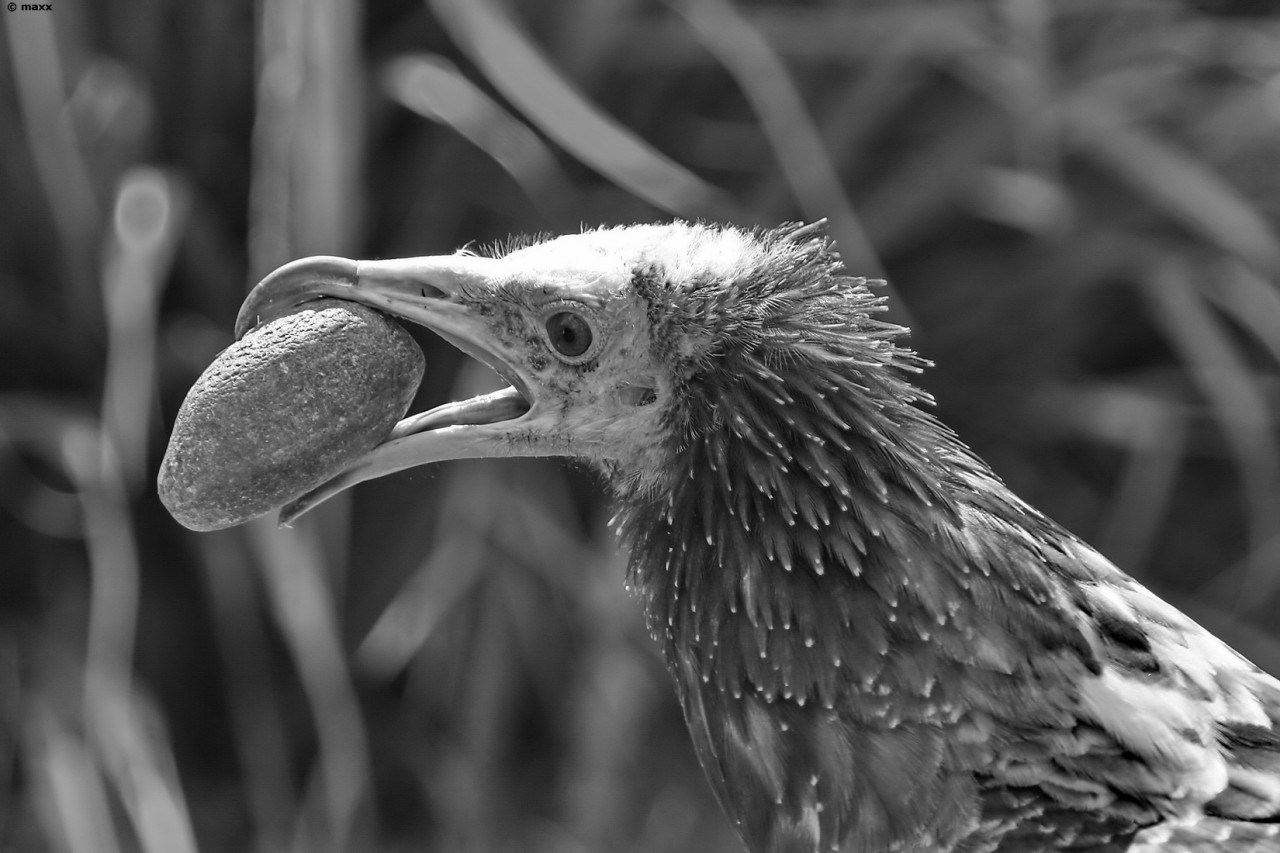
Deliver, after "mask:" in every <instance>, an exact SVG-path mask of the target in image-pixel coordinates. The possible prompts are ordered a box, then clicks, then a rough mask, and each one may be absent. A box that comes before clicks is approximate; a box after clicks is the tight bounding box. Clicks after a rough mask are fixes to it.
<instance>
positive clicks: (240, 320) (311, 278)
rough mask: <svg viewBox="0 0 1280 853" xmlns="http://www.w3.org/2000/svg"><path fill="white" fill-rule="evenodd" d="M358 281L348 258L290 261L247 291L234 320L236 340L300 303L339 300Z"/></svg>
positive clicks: (324, 257) (316, 258) (325, 257)
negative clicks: (335, 298)
mask: <svg viewBox="0 0 1280 853" xmlns="http://www.w3.org/2000/svg"><path fill="white" fill-rule="evenodd" d="M358 281H359V263H358V262H357V261H353V260H351V259H350V258H339V257H334V256H330V255H316V256H314V257H310V258H300V259H298V260H296V261H290V262H289V263H287V264H285V265H284V266H281V267H279V268H277V269H276V270H274V271H272V272H271V273H268V274H267V276H266V278H264V279H262V281H260V282H258V284H257V285H256V286H255V287H254V288H253V290H251V291H249V295H248V296H247V297H245V300H244V304H243V305H241V306H240V313H239V315H238V316H237V317H236V340H240V339H241V338H243V337H244V336H245V334H247V333H248V332H249V331H250V330H252V329H253V328H255V327H256V326H258V325H260V324H262V323H268V322H270V321H272V320H275V319H277V318H279V317H282V316H284V315H285V314H289V313H290V312H292V311H293V309H295V308H297V307H298V306H299V305H301V304H303V303H304V302H311V301H312V300H315V299H320V298H321V297H325V296H334V297H339V298H341V296H342V295H343V293H345V292H347V291H349V290H350V289H351V288H353V287H355V286H356V284H357V282H358Z"/></svg>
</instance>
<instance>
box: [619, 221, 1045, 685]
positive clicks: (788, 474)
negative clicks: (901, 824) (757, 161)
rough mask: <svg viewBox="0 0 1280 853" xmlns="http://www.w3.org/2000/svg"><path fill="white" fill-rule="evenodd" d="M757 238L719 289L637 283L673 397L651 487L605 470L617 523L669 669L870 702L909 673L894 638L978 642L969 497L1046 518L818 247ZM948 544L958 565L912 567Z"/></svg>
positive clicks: (651, 275) (649, 274) (876, 300)
mask: <svg viewBox="0 0 1280 853" xmlns="http://www.w3.org/2000/svg"><path fill="white" fill-rule="evenodd" d="M757 237H758V240H759V242H760V252H759V254H758V259H757V262H756V263H754V264H753V265H751V266H750V267H748V268H745V269H743V270H741V272H740V275H738V276H737V277H736V278H734V279H733V280H731V281H728V282H725V281H719V280H710V279H707V280H700V279H696V278H695V279H694V280H692V281H688V282H684V283H682V284H681V285H680V286H676V287H673V286H672V283H671V282H669V281H664V280H663V275H664V271H663V270H662V269H660V268H652V269H647V270H642V271H641V272H640V274H639V275H638V276H637V281H636V287H637V289H638V290H639V291H640V292H641V294H642V296H643V297H644V298H645V299H646V300H647V301H648V302H649V304H650V306H651V311H650V320H651V325H652V327H653V328H654V335H655V346H656V347H659V348H660V349H662V351H663V355H664V357H665V358H666V359H667V361H668V362H669V363H672V364H674V368H673V371H672V372H673V375H674V376H675V381H676V386H677V387H676V388H675V389H674V393H673V395H672V397H673V401H674V402H673V404H672V405H671V407H670V408H669V410H668V412H667V416H666V427H667V429H666V442H665V448H664V454H663V464H662V466H661V469H662V470H661V475H660V477H659V478H658V479H657V480H647V481H643V482H642V481H639V480H636V479H634V478H628V477H626V476H621V477H615V480H614V481H615V488H616V490H617V491H618V493H619V496H620V498H621V505H622V510H621V511H620V513H619V515H618V519H617V521H618V526H619V529H620V532H621V534H622V536H623V538H624V540H626V541H627V543H628V545H629V547H630V552H631V569H630V572H631V581H632V583H633V584H634V586H635V587H636V588H637V589H638V590H640V592H641V594H642V595H643V596H644V598H645V604H646V611H647V613H648V615H649V619H650V623H651V629H652V630H653V632H654V633H655V635H656V636H657V637H658V638H659V639H660V640H662V641H663V643H664V646H665V647H666V649H667V654H668V658H669V660H670V661H671V662H672V664H673V666H674V665H675V664H676V663H677V662H679V663H681V665H685V666H688V665H692V666H693V668H694V670H696V674H697V675H698V676H699V677H702V678H704V680H705V679H707V678H715V679H717V680H719V682H720V684H719V686H720V687H722V688H723V689H725V690H728V691H731V692H732V691H738V690H741V689H743V685H744V684H745V685H750V686H749V687H748V688H747V689H753V690H756V691H759V692H762V693H767V694H769V695H776V696H780V697H790V696H792V695H798V696H801V697H802V699H801V701H804V697H808V698H812V699H814V700H815V701H823V702H825V701H830V699H831V697H832V696H833V695H834V692H835V684H836V683H837V682H843V681H844V680H845V679H846V678H847V677H853V678H854V680H855V681H860V682H862V683H864V684H866V685H867V687H868V689H869V690H872V691H874V690H876V689H878V681H880V680H883V679H891V680H900V679H902V678H909V677H910V676H909V674H904V673H901V672H893V671H890V670H891V669H892V667H889V668H886V655H885V654H884V653H885V651H886V650H887V649H888V646H889V645H890V644H891V642H894V640H892V639H891V638H892V637H895V636H897V635H900V634H902V633H904V632H906V633H908V634H912V635H913V636H914V638H915V639H916V640H919V639H920V638H921V637H924V638H926V639H928V635H929V634H930V633H939V634H946V633H948V632H950V633H953V634H955V633H960V634H967V633H968V632H969V627H968V626H966V625H963V624H961V622H962V621H963V618H964V617H963V616H959V615H957V610H958V608H957V602H959V601H960V600H961V599H971V598H972V596H973V593H972V591H971V590H969V589H968V587H969V586H970V583H969V581H968V579H967V578H965V577H964V576H963V575H965V574H967V573H968V572H969V570H970V569H969V566H970V565H981V564H982V563H983V560H982V555H979V554H971V553H970V552H971V551H972V546H973V543H968V542H966V541H965V537H964V533H963V526H964V524H963V520H962V518H961V515H962V513H964V512H966V511H970V510H971V509H972V506H970V505H969V504H968V502H970V501H972V502H973V503H975V504H982V505H984V508H983V510H982V511H984V512H985V511H989V512H991V513H993V515H994V517H997V518H1005V519H1008V520H1009V523H1010V524H1011V525H1013V526H1017V525H1019V524H1021V523H1022V521H1023V520H1024V515H1025V514H1026V513H1031V517H1032V518H1033V519H1035V518H1039V516H1038V514H1035V513H1034V511H1032V510H1030V509H1029V508H1027V507H1025V505H1023V504H1021V502H1019V501H1018V500H1017V499H1016V498H1015V497H1013V496H1012V495H1011V494H1010V493H1008V492H1007V490H1005V489H1004V487H1003V486H1002V485H1001V484H1000V483H999V481H998V480H997V479H996V478H995V477H994V475H992V474H991V473H990V471H989V470H988V469H987V467H986V466H985V465H984V464H983V463H982V462H981V461H979V460H977V459H976V458H975V457H973V456H972V454H970V453H969V451H968V450H967V449H966V448H965V447H964V446H963V445H962V444H961V443H960V442H959V441H958V440H957V439H956V437H955V436H954V434H953V433H952V432H951V431H950V430H949V429H948V428H946V427H945V426H944V425H943V424H941V423H940V422H939V421H938V420H937V419H936V418H935V417H933V415H932V414H930V413H929V412H927V411H926V410H925V409H923V408H921V405H922V404H923V405H928V404H929V403H930V402H931V401H930V399H929V397H928V395H927V394H925V393H924V392H922V391H920V390H919V389H918V388H916V387H915V386H914V385H913V384H912V383H911V381H910V379H909V377H910V375H911V374H914V373H918V372H919V371H920V369H921V368H922V366H923V362H922V360H921V359H919V358H918V357H917V356H916V355H915V353H914V352H912V351H911V350H909V349H907V348H906V347H904V346H902V345H900V344H899V343H898V342H897V341H898V338H899V336H900V335H901V334H902V333H903V332H904V331H905V330H903V329H901V328H900V327H897V326H893V325H891V324H887V323H884V322H882V321H880V320H879V319H877V315H878V314H879V313H880V312H881V311H882V310H883V308H884V305H883V299H882V298H881V297H878V296H877V295H875V294H874V293H873V292H872V291H871V289H870V287H869V286H868V282H866V281H865V280H864V279H858V278H852V277H849V276H848V275H847V274H845V272H844V270H843V268H842V266H841V264H840V261H839V259H838V257H837V256H836V254H835V253H834V251H833V249H832V247H831V244H830V243H829V241H828V240H827V239H826V238H825V237H824V236H822V235H821V234H819V233H815V231H814V230H812V229H808V228H800V229H779V230H775V231H770V232H764V233H762V234H759V235H757ZM961 504H966V505H964V506H962V505H961ZM940 539H946V540H948V541H949V542H950V543H951V544H952V545H953V546H954V547H953V548H951V549H950V551H949V552H950V553H955V554H957V555H961V556H962V558H961V559H958V560H957V563H956V565H954V566H937V565H932V564H929V561H928V560H927V559H923V557H924V555H929V554H933V553H937V552H938V551H939V549H938V548H937V547H936V543H937V542H938V540H940ZM942 550H943V552H944V553H947V552H948V551H947V549H942ZM917 554H919V555H921V556H922V559H921V560H919V561H918V562H917V563H916V564H914V565H913V564H912V562H913V555H917ZM1019 584H1020V582H1019V583H1018V584H1014V585H1015V586H1019ZM1028 586H1029V587H1035V586H1036V584H1035V583H1034V581H1031V582H1029V584H1028ZM1023 592H1024V593H1025V603H1027V604H1029V605H1031V606H1034V604H1035V602H1036V601H1037V600H1039V599H1041V598H1042V597H1043V596H1044V595H1047V592H1045V591H1044V590H1038V589H1034V588H1027V589H1024V590H1023ZM898 620H901V621H900V622H898ZM895 622H898V624H896V625H895V624H894V623H895ZM913 641H914V640H913ZM840 650H843V651H840ZM859 655H861V657H860V658H859V657H858V656H859ZM841 656H844V659H841ZM833 664H834V665H833ZM841 667H844V668H845V671H844V672H841V671H840V669H841ZM677 675H678V676H681V673H677ZM688 675H689V673H687V672H686V673H684V674H683V677H687V676H688ZM921 678H927V676H921ZM677 680H680V678H679V677H678V679H677ZM902 686H903V685H901V684H897V683H895V684H894V687H895V689H897V688H900V687H902ZM909 687H910V688H911V690H910V691H909V692H911V693H912V694H913V695H918V696H927V695H928V694H929V691H930V687H929V685H927V684H914V685H909Z"/></svg>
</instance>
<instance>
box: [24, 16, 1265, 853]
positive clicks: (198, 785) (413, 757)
mask: <svg viewBox="0 0 1280 853" xmlns="http://www.w3.org/2000/svg"><path fill="white" fill-rule="evenodd" d="M53 6H54V8H53V9H52V10H51V11H33V10H27V11H24V10H21V9H19V10H18V11H14V12H0V21H2V23H0V27H3V33H4V41H3V45H4V46H3V48H2V49H3V51H4V54H3V56H4V60H3V62H0V111H2V112H0V116H3V119H2V120H0V154H2V155H3V159H2V161H0V182H2V184H0V543H2V545H0V721H2V724H3V725H2V726H0V849H3V850H6V851H16V853H27V851H39V850H49V851H65V853H89V851H93V852H94V853H116V851H134V850H138V851H146V853H185V851H194V850H201V851H206V853H209V852H210V851H257V853H273V852H274V851H298V853H302V851H307V853H341V851H400V850H402V851H408V850H414V851H507V850H510V851H568V853H573V851H627V852H628V853H649V851H653V853H657V851H664V853H665V851H732V850H737V849H738V848H737V846H736V842H735V841H734V839H733V837H732V834H731V832H730V831H729V829H728V827H727V825H726V823H725V821H724V820H723V818H722V817H721V816H720V813H719V810H718V808H717V807H716V805H715V803H714V802H713V800H712V798H711V796H710V794H709V793H708V791H707V789H706V788H705V786H704V784H703V781H702V778H701V774H700V771H699V770H698V768H697V766H696V762H695V761H694V759H693V757H692V755H691V751H690V749H689V747H688V744H687V742H686V735H685V733H684V730H683V724H682V721H681V719H680V715H679V711H678V709H677V707H676V704H675V701H674V698H673V696H672V694H671V691H670V689H669V686H668V684H667V678H666V674H665V672H664V670H663V668H662V665H661V663H660V662H659V660H658V659H657V656H656V654H655V651H654V648H653V647H652V645H651V644H650V641H649V639H648V637H647V636H646V634H645V630H644V627H643V621H642V619H641V616H640V613H639V612H638V605H637V603H636V602H635V601H633V600H630V599H629V598H628V597H627V596H626V594H625V593H624V592H623V582H622V562H621V560H620V558H619V556H618V554H617V552H616V551H615V549H614V545H613V543H612V541H611V539H610V536H609V534H608V533H607V532H606V527H605V521H606V519H607V517H608V514H609V510H608V508H607V507H606V506H604V505H603V502H602V500H601V495H600V492H599V490H598V487H597V485H596V484H595V482H594V481H593V480H592V478H591V476H590V474H589V473H587V472H582V471H580V470H578V469H576V468H574V467H572V466H569V465H566V464H562V463H560V462H556V461H520V462H501V463H499V462H467V463H452V464H447V465H441V466H438V467H436V468H434V469H429V470H428V469H423V470H417V471H415V472H411V473H407V474H402V475H399V476H397V477H395V478H391V479H389V480H386V481H383V482H377V483H372V484H368V485H365V486H362V487H360V488H359V489H357V490H355V492H354V494H353V495H351V496H348V497H346V498H343V499H340V500H335V501H333V502H332V503H331V504H329V505H326V506H325V507H323V508H322V509H321V510H320V511H318V512H316V513H314V515H313V516H312V517H309V518H307V519H305V521H304V523H302V524H300V525H299V527H298V528H297V529H296V530H285V531H279V530H276V529H275V528H274V526H273V524H272V523H271V521H270V520H263V521H261V522H258V523H254V524H251V525H249V526H247V527H244V528H240V529H235V530H231V531H226V532H223V533H218V534H203V535H202V534H192V533H188V532H186V531H184V530H182V529H181V528H179V527H178V526H177V525H176V524H175V523H174V522H173V521H172V520H171V519H169V517H168V516H167V515H166V513H165V512H164V510H163V509H162V508H161V506H160V505H159V503H158V501H157V498H156V496H155V493H154V485H153V478H154V472H155V469H156V466H157V464H158V461H159V458H160V455H161V453H162V451H163V447H164V444H165V439H166V434H167V427H168V425H169V424H170V423H171V421H172V418H173V415H174V413H175V412H176V410H177V407H178V404H179V403H180V401H181V399H182V396H183V394H184V393H185V391H186V389H187V388H188V387H189V386H190V385H191V383H192V381H193V380H194V378H195V377H196V376H197V375H198V373H199V372H200V371H201V370H202V369H203V368H204V367H205V366H206V365H207V364H208V363H209V361H210V360H211V359H212V357H213V356H214V354H215V353H216V352H217V351H218V350H219V349H220V348H221V347H223V346H225V345H226V344H228V343H229V342H230V340H231V329H232V322H233V318H234V316H235V312H236V308H237V306H238V305H239V302H240V300H241V298H242V296H243V295H244V293H245V291H246V288H247V287H248V286H249V285H250V284H252V283H253V282H254V281H256V280H257V278H258V277H259V276H261V275H262V274H263V273H265V272H267V271H269V270H270V269H271V268H273V267H274V266H276V265H277V264H279V263H281V262H284V261H286V260H289V259H291V258H294V257H299V256H302V255H307V254H317V253H324V254H347V255H353V256H395V255H410V254H427V253H437V252H445V251H449V250H452V249H453V248H455V247H457V246H459V245H462V244H465V243H469V242H480V243H483V242H489V241H493V240H495V239H498V238H501V237H503V236H504V235H507V234H509V233H512V232H528V231H562V230H576V229H577V228H578V227H579V225H580V223H588V224H594V223H620V222H632V221H638V220H651V219H655V218H664V217H670V216H682V217H708V218H716V219H726V220H733V221H738V222H741V223H756V224H773V223H776V222H778V221H781V220H787V219H801V218H803V219H813V218H818V217H823V216H825V217H827V218H829V219H830V221H831V230H832V232H833V234H834V236H835V237H836V238H837V240H838V241H839V242H840V244H841V245H842V247H843V249H844V252H845V256H846V258H847V260H848V262H849V264H850V266H851V267H852V268H853V269H854V270H855V271H860V272H867V273H872V274H877V275H879V274H887V275H888V276H889V277H890V278H891V279H892V280H893V282H894V288H895V290H894V297H895V300H896V301H895V310H896V312H897V315H898V316H899V317H901V318H910V320H911V321H912V322H913V324H914V326H915V327H916V338H915V340H916V344H917V346H918V347H919V348H920V349H921V350H922V351H923V352H924V353H925V354H927V355H928V356H929V357H931V358H933V359H934V360H936V362H937V363H938V365H939V367H938V368H937V369H936V370H934V371H933V372H931V373H929V374H927V375H926V376H925V377H924V380H923V381H924V384H925V385H926V386H927V387H928V388H929V389H930V390H931V391H933V392H934V393H935V394H936V395H937V397H938V399H939V404H940V411H941V413H942V415H943V416H944V417H945V418H946V419H947V420H948V421H949V422H950V423H951V424H952V425H953V426H955V427H956V428H957V430H958V431H959V432H960V434H961V435H962V436H963V437H964V438H965V439H966V440H967V441H968V442H970V443H971V444H972V445H973V446H974V447H975V449H977V450H978V452H979V453H981V454H982V455H984V456H985V457H986V458H987V459H988V460H989V461H990V462H992V463H993V465H994V466H995V467H996V469H997V470H998V471H999V472H1000V473H1001V474H1002V475H1003V476H1004V477H1005V478H1006V479H1007V480H1008V481H1009V482H1010V483H1011V485H1012V486H1013V487H1014V488H1015V489H1016V490H1017V491H1019V492H1020V493H1021V494H1022V495H1023V496H1024V497H1026V498H1028V499H1029V500H1031V501H1032V502H1033V503H1035V504H1037V505H1039V506H1040V507H1042V508H1044V509H1045V510H1047V511H1048V512H1049V513H1050V514H1052V515H1054V516H1055V517H1057V518H1058V519H1059V520H1061V521H1063V522H1064V523H1066V524H1067V525H1068V526H1070V527H1071V528H1072V529H1074V530H1075V531H1076V532H1078V533H1080V534H1081V535H1082V536H1084V537H1085V538H1087V539H1089V540H1091V541H1092V542H1094V543H1095V544H1097V545H1098V546H1099V547H1101V548H1102V549H1103V550H1104V551H1105V552H1107V553H1108V554H1109V555H1110V556H1112V557H1113V558H1114V559H1115V560H1116V561H1117V562H1118V563H1120V564H1121V565H1122V566H1123V567H1124V568H1126V569H1127V570H1129V571H1130V572H1132V573H1134V574H1135V575H1137V576H1139V577H1140V578H1142V579H1143V580H1144V581H1145V582H1147V583H1149V584H1151V585H1152V586H1154V587H1155V588H1156V589H1157V590H1159V591H1160V592H1162V593H1163V594H1165V595H1166V596H1168V597H1169V598H1170V599H1171V600H1172V601H1174V602H1175V603H1177V604H1178V605H1179V606H1181V607H1183V608H1185V609H1187V610H1189V611H1190V612H1191V613H1193V614H1194V615H1195V616H1196V617H1197V618H1199V619H1201V620H1202V621H1204V622H1205V623H1206V624H1208V625H1209V626H1211V627H1212V628H1213V629H1214V630H1216V631H1217V632H1218V633H1220V634H1221V635H1223V636H1224V637H1226V638H1227V639H1229V640H1230V641H1231V642H1232V643H1233V644H1235V645H1236V646H1237V647H1239V648H1240V649H1241V650H1243V651H1245V652H1246V653H1247V654H1249V655H1250V656H1251V657H1253V658H1254V659H1255V660H1257V661H1258V662H1259V663H1260V664H1262V665H1263V666H1265V667H1268V668H1269V669H1271V670H1272V671H1276V672H1280V628H1278V627H1277V622H1276V618H1275V613H1276V612H1277V606H1278V605H1280V491H1278V484H1280V455H1278V454H1280V445H1278V443H1277V430H1276V418H1277V411H1278V409H1280V384H1278V379H1280V289H1278V281H1280V278H1278V272H1280V241H1278V239H1277V225H1276V222H1277V215H1278V214H1280V24H1278V23H1277V19H1276V18H1275V17H1273V16H1272V15H1274V13H1272V12H1270V11H1268V10H1269V9H1270V7H1271V4H1270V3H1265V2H1264V3H1261V4H1259V3H1252V4H1250V3H1242V2H1232V0H1222V2H1216V3H1209V2H1201V3H1192V2H1173V0H1002V2H997V1H996V0H936V2H923V0H877V1H875V2H873V1H872V0H864V2H850V1H849V0H842V1H841V2H837V0H829V2H816V0H815V2H807V3H802V4H788V3H781V2H777V3H764V2H753V3H749V4H747V3H744V4H741V5H731V4H730V3H729V2H728V1H727V0H679V2H677V0H671V2H669V3H667V4H663V3H654V2H648V0H507V2H504V1H503V0H429V2H426V3H415V2H408V0H379V2H376V3H368V4H367V5H366V4H363V3H359V2H356V0H311V1H310V2H309V0H259V2H256V3H248V2H228V0H183V2H177V0H174V2H163V0H153V1H152V2H145V1H144V0H119V2H107V0H57V2H56V3H54V4H53ZM1250 7H1252V8H1250ZM422 342H423V344H424V347H425V349H426V351H427V354H428V360H429V361H428V363H429V365H430V367H429V376H428V378H427V380H426V382H425V384H424V388H423V390H422V392H421V394H420V396H419V400H418V402H417V405H418V406H419V407H424V406H426V405H428V404H430V403H432V402H438V401H440V400H442V399H444V398H446V397H447V396H448V395H457V394H463V393H470V392H471V391H473V390H475V389H476V388H477V387H479V386H481V385H483V384H484V383H488V382H491V379H490V378H489V377H487V376H486V375H484V371H483V370H478V369H477V368H476V366H475V365H473V364H470V363H466V362H465V361H464V360H463V359H462V358H461V357H460V356H459V355H458V354H457V353H456V352H454V351H453V350H452V349H451V348H450V347H448V346H445V345H442V344H441V343H440V342H439V341H435V340H431V339H429V336H428V337H423V338H422ZM468 389H471V390H470V391H469V390H468Z"/></svg>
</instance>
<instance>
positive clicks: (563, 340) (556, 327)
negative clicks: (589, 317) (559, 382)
mask: <svg viewBox="0 0 1280 853" xmlns="http://www.w3.org/2000/svg"><path fill="white" fill-rule="evenodd" d="M547 335H548V337H550V338H551V345H552V346H553V347H555V348H556V352H558V353H560V354H561V355H565V356H569V357H570V358H573V357H575V356H579V355H582V354H583V353H584V352H586V351H587V350H589V349H591V327H590V326H588V325H587V321H586V320H584V319H582V318H581V317H579V316H578V315H577V314H574V313H571V312H569V311H561V312H560V313H558V314H552V315H551V316H550V317H548V318H547Z"/></svg>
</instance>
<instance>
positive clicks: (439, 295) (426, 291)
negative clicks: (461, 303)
mask: <svg viewBox="0 0 1280 853" xmlns="http://www.w3.org/2000/svg"><path fill="white" fill-rule="evenodd" d="M419 290H420V291H421V293H422V298H423V299H448V298H449V294H447V293H445V292H444V291H443V290H441V289H440V288H438V287H435V286H433V285H430V284H423V285H420V286H419Z"/></svg>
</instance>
